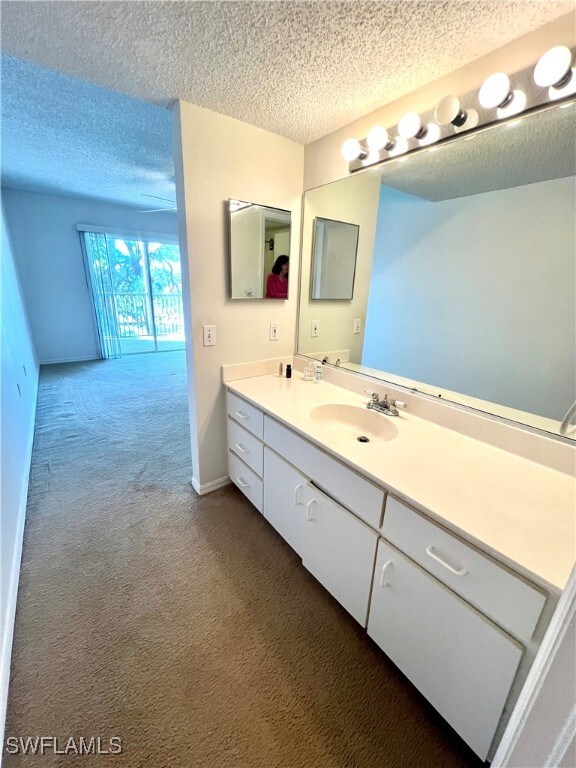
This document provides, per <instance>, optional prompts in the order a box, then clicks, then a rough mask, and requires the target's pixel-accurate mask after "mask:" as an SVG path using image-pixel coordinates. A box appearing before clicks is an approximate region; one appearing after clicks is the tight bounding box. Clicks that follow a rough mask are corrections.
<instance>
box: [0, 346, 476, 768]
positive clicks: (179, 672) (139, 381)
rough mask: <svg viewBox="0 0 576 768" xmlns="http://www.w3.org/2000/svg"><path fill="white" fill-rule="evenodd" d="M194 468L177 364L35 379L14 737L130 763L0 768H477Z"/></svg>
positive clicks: (9, 762)
mask: <svg viewBox="0 0 576 768" xmlns="http://www.w3.org/2000/svg"><path fill="white" fill-rule="evenodd" d="M189 457H190V449H189V434H188V415H187V403H186V386H185V367H184V355H183V353H180V352H167V353H162V354H156V355H154V354H152V355H139V356H137V357H124V358H121V359H119V360H112V361H97V362H90V363H76V364H69V365H57V366H47V367H44V368H43V369H42V373H41V380H40V392H39V401H38V418H37V426H36V435H35V442H34V451H33V463H32V471H31V484H30V493H29V500H28V514H27V522H26V530H25V536H24V553H23V562H22V572H21V577H20V589H19V595H18V608H17V616H16V628H15V636H14V650H13V661H12V676H11V683H10V694H9V707H8V720H7V726H6V736H16V737H20V736H22V737H27V736H32V737H35V736H41V735H50V736H55V737H58V738H59V744H58V748H59V749H63V747H64V746H65V745H66V743H67V741H68V739H69V738H70V737H73V738H74V739H75V743H76V745H78V743H79V740H80V737H81V736H82V737H84V738H85V739H86V740H89V739H90V738H91V737H92V736H94V737H98V736H100V737H101V738H102V747H106V746H108V740H109V739H110V737H119V738H120V739H121V741H122V753H121V754H116V755H93V756H83V757H78V756H76V757H74V756H71V755H68V756H58V755H54V754H53V753H52V752H50V751H48V752H47V753H46V754H44V755H43V756H39V755H36V756H33V755H30V754H29V755H26V756H25V755H22V754H19V755H8V754H6V753H5V754H4V765H5V766H6V768H12V767H13V766H14V767H18V766H42V768H44V767H45V766H46V767H47V768H51V767H52V766H68V767H69V768H76V766H80V765H81V766H100V767H101V768H106V766H114V767H118V768H143V767H144V766H150V767H151V768H188V767H189V768H384V766H386V768H419V767H420V766H425V767H426V768H432V767H434V768H435V767H438V768H463V767H464V766H469V767H472V766H473V767H477V766H480V765H482V763H481V762H480V761H479V760H478V759H477V758H476V757H475V756H474V755H473V754H472V753H471V752H470V750H469V749H468V748H467V747H466V746H465V745H464V744H463V743H462V742H461V740H460V739H459V738H458V737H457V736H455V734H454V733H453V732H452V731H451V729H450V728H449V727H448V726H447V725H446V724H445V723H444V722H443V720H442V719H441V718H440V717H438V715H437V714H436V713H435V712H434V710H433V709H432V708H431V707H430V706H429V705H428V704H427V703H426V702H425V701H424V699H423V698H422V697H421V696H420V694H419V693H418V692H417V691H416V690H415V689H414V688H413V687H412V686H411V685H410V683H408V682H407V681H406V679H405V678H404V677H403V676H402V675H401V674H400V673H399V672H398V670H397V669H396V668H395V667H394V665H393V664H391V663H390V662H389V661H388V660H387V658H386V656H385V655H384V654H383V653H382V652H381V651H380V650H379V649H378V648H377V647H376V646H375V645H374V643H372V641H371V640H370V639H369V638H368V636H367V635H366V633H365V632H364V630H362V629H361V628H360V627H359V626H358V625H357V624H356V622H355V621H354V620H353V619H352V618H350V617H349V616H348V614H347V613H346V612H345V611H344V610H343V609H342V608H341V607H340V606H339V605H338V604H337V603H336V601H335V600H333V599H332V598H331V597H330V595H329V594H328V593H327V592H326V591H325V590H324V589H323V588H322V587H321V586H320V585H319V584H318V583H317V582H316V581H315V580H314V578H313V577H312V576H310V574H309V573H308V572H307V571H306V570H305V569H304V568H303V566H302V564H301V562H300V560H299V559H298V557H297V556H296V555H295V554H294V553H293V552H292V550H291V549H290V548H289V547H288V546H287V545H286V544H285V543H284V542H283V541H282V540H281V539H280V537H279V536H278V535H277V534H276V533H275V531H274V530H273V529H272V528H271V527H270V526H269V525H268V523H267V522H266V520H265V519H264V518H263V517H262V516H261V515H260V514H259V513H258V512H257V511H256V510H255V509H254V508H253V507H252V506H251V505H250V504H249V503H248V501H246V500H245V498H244V497H243V496H242V495H241V494H240V493H239V492H238V490H237V489H236V488H235V487H234V486H229V487H226V488H224V489H221V490H219V491H216V492H215V493H211V494H209V495H207V496H203V497H198V496H197V495H196V493H195V492H194V491H193V489H192V487H191V486H190V484H189V480H190V477H191V470H190V464H189V462H190V459H189Z"/></svg>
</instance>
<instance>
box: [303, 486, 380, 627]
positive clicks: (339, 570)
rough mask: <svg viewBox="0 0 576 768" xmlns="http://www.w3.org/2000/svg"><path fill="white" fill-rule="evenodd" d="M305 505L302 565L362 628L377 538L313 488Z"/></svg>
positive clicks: (345, 511)
mask: <svg viewBox="0 0 576 768" xmlns="http://www.w3.org/2000/svg"><path fill="white" fill-rule="evenodd" d="M304 504H305V523H304V536H303V551H302V562H303V564H304V565H305V567H306V568H307V569H308V570H309V571H310V573H311V574H312V575H313V576H315V577H316V578H317V579H318V581H319V582H320V583H321V584H322V585H323V586H324V587H325V588H326V589H327V590H328V592H330V594H331V595H333V596H334V597H335V598H336V599H337V600H338V602H339V603H341V604H342V605H343V606H344V608H346V610H347V611H349V612H350V613H351V614H352V616H353V617H354V618H355V619H356V621H358V622H359V623H360V624H361V625H362V626H363V627H365V626H366V616H367V613H368V602H369V600H370V586H371V584H372V571H373V569H374V558H375V556H376V546H377V543H378V534H377V533H376V531H373V530H372V529H371V528H369V527H368V526H367V525H366V524H365V523H363V522H362V521H361V520H358V518H356V517H354V515H352V514H351V513H350V512H348V510H346V509H344V507H341V506H340V505H339V504H337V503H336V502H335V501H333V500H332V499H330V498H328V497H327V496H325V495H324V494H323V493H322V492H321V491H319V490H318V489H317V488H315V487H314V486H312V485H308V486H307V489H306V495H305V497H304Z"/></svg>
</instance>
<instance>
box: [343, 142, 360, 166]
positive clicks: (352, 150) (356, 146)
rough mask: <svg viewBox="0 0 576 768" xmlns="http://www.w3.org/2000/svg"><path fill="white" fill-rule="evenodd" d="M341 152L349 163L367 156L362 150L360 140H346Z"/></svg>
mask: <svg viewBox="0 0 576 768" xmlns="http://www.w3.org/2000/svg"><path fill="white" fill-rule="evenodd" d="M340 152H341V153H342V157H343V158H344V160H348V162H349V163H351V162H352V161H353V160H357V159H358V158H359V157H362V156H363V155H364V156H365V154H366V153H365V152H364V151H363V150H362V147H361V146H360V142H359V141H358V139H346V141H345V142H344V143H343V144H342V146H341V148H340Z"/></svg>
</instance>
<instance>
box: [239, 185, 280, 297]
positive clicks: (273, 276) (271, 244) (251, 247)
mask: <svg viewBox="0 0 576 768" xmlns="http://www.w3.org/2000/svg"><path fill="white" fill-rule="evenodd" d="M228 219H229V220H228V225H229V226H228V232H229V243H228V252H229V257H230V298H231V299H287V298H288V275H289V256H290V224H291V213H290V211H285V210H283V209H281V208H270V207H268V206H266V205H257V204H256V203H248V202H245V201H243V200H233V199H229V200H228Z"/></svg>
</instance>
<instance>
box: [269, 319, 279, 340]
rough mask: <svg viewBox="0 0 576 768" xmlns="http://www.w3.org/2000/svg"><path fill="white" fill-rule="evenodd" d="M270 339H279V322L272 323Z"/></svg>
mask: <svg viewBox="0 0 576 768" xmlns="http://www.w3.org/2000/svg"><path fill="white" fill-rule="evenodd" d="M270 341H278V323H270Z"/></svg>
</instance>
